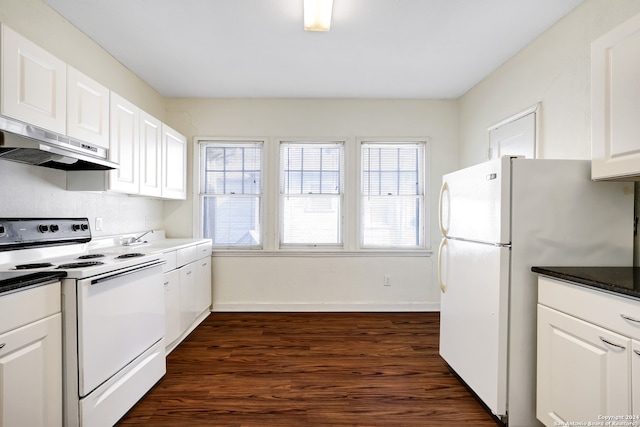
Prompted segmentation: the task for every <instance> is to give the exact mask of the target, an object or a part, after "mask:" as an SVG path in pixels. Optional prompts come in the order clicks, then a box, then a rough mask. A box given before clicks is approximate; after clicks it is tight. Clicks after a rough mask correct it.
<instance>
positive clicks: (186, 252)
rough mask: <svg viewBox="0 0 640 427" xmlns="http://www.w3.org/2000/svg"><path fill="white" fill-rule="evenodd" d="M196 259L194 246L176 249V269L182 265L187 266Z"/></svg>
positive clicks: (196, 253) (196, 254)
mask: <svg viewBox="0 0 640 427" xmlns="http://www.w3.org/2000/svg"><path fill="white" fill-rule="evenodd" d="M197 259H198V252H197V247H196V245H192V246H188V247H186V248H181V249H178V268H180V267H182V266H183V265H187V264H189V263H191V262H193V261H195V260H197Z"/></svg>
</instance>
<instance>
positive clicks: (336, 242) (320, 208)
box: [280, 142, 344, 247]
mask: <svg viewBox="0 0 640 427" xmlns="http://www.w3.org/2000/svg"><path fill="white" fill-rule="evenodd" d="M343 157H344V144H343V143H289V142H286V143H285V142H283V143H281V145H280V165H281V168H280V175H281V179H280V200H281V203H280V206H281V212H282V214H281V218H280V220H281V227H280V244H281V246H286V245H302V246H314V247H317V246H340V245H342V198H343V181H344V179H343Z"/></svg>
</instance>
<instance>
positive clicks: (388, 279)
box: [384, 274, 391, 286]
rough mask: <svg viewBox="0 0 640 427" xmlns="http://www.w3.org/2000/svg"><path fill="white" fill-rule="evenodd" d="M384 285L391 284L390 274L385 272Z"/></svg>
mask: <svg viewBox="0 0 640 427" xmlns="http://www.w3.org/2000/svg"><path fill="white" fill-rule="evenodd" d="M384 285H385V286H391V275H390V274H385V275H384Z"/></svg>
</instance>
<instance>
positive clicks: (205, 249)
mask: <svg viewBox="0 0 640 427" xmlns="http://www.w3.org/2000/svg"><path fill="white" fill-rule="evenodd" d="M212 248H213V244H212V243H211V242H207V243H199V244H198V245H197V246H196V251H197V252H198V255H197V258H196V259H201V258H206V257H210V256H211V251H212Z"/></svg>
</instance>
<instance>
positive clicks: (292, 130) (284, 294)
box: [165, 99, 458, 310]
mask: <svg viewBox="0 0 640 427" xmlns="http://www.w3.org/2000/svg"><path fill="white" fill-rule="evenodd" d="M167 110H168V112H167V122H168V123H169V124H170V125H171V126H173V127H175V128H176V129H177V130H178V131H180V132H182V133H184V134H185V135H187V137H188V140H189V141H192V140H193V137H197V136H200V137H202V136H210V137H263V138H269V139H271V140H276V139H277V138H279V137H309V138H319V137H336V138H344V139H346V140H347V144H355V142H356V138H358V137H429V138H430V140H431V142H430V157H431V158H430V162H429V163H430V173H429V176H428V179H429V186H428V189H429V191H428V194H427V196H428V197H429V203H430V205H429V206H430V209H429V215H430V216H431V222H430V228H429V229H430V245H431V247H432V248H437V245H438V243H439V240H440V238H439V237H440V232H439V229H438V227H437V198H438V194H439V188H440V182H441V176H442V173H443V172H444V171H446V170H451V169H455V168H456V167H457V157H458V151H457V144H456V142H457V139H458V134H457V132H458V131H457V128H458V111H457V103H456V101H454V100H366V99H342V100H340V99H297V100H296V99H172V100H168V103H167ZM192 149H193V147H192V146H191V147H190V153H189V162H190V164H191V161H192ZM188 189H189V192H190V193H191V192H192V191H193V189H194V186H193V177H192V176H190V177H189V185H188ZM193 217H194V203H193V196H192V195H190V197H189V201H188V202H187V203H174V202H171V203H166V204H165V218H166V224H165V225H166V230H167V234H168V235H176V236H180V235H187V234H188V233H191V231H192V228H193V224H194V221H193ZM434 262H435V257H429V256H421V257H415V256H409V257H393V256H391V257H381V256H340V255H338V256H334V257H326V256H325V257H317V258H314V257H309V256H291V255H285V256H277V255H273V254H271V255H270V256H268V257H263V258H261V257H247V256H239V257H234V256H220V257H214V261H213V270H214V303H215V304H216V308H218V309H225V310H233V309H238V310H240V309H247V307H249V309H255V308H256V307H263V305H264V304H265V303H269V304H270V306H269V307H271V308H272V309H294V310H295V309H297V310H304V309H315V310H317V309H319V308H318V307H321V308H322V309H339V308H340V307H342V308H345V309H353V307H358V306H360V305H362V304H368V306H367V307H369V309H372V310H374V309H389V310H394V309H398V310H399V309H434V308H437V307H438V305H437V304H438V302H439V293H438V287H437V285H436V284H435V283H436V277H435V274H434V268H435V264H434ZM385 274H390V275H391V276H392V277H393V284H392V286H391V287H384V286H383V276H384V275H385Z"/></svg>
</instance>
